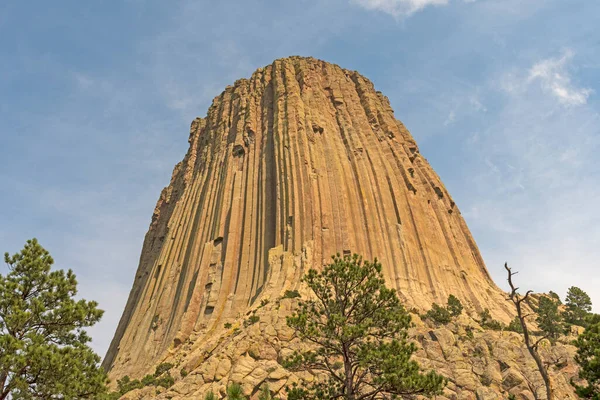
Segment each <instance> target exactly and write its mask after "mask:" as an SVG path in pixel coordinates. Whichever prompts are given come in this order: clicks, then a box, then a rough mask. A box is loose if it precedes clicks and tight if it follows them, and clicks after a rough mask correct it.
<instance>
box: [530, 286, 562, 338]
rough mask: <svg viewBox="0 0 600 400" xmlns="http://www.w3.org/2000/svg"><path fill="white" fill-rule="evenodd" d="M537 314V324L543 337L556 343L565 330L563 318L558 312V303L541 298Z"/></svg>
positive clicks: (550, 299) (544, 297)
mask: <svg viewBox="0 0 600 400" xmlns="http://www.w3.org/2000/svg"><path fill="white" fill-rule="evenodd" d="M536 314H537V318H536V320H535V322H536V323H537V325H538V328H540V331H541V332H540V333H541V335H542V336H543V337H545V338H547V339H549V340H550V341H551V342H552V343H554V342H555V341H556V339H558V337H559V336H560V334H561V333H563V332H564V330H565V328H564V324H563V321H562V316H561V315H560V312H559V311H558V302H557V301H556V300H554V299H552V298H550V297H546V296H542V297H540V300H539V303H538V307H537V309H536Z"/></svg>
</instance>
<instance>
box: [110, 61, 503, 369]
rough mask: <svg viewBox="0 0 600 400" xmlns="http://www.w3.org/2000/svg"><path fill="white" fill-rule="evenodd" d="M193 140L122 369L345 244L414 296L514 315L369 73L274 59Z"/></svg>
mask: <svg viewBox="0 0 600 400" xmlns="http://www.w3.org/2000/svg"><path fill="white" fill-rule="evenodd" d="M189 143H190V148H189V150H188V153H187V154H186V156H185V158H184V159H183V161H182V162H181V163H179V164H178V165H177V166H176V167H175V170H174V172H173V177H172V180H171V183H170V184H169V186H168V187H167V188H165V189H164V190H163V192H162V193H161V195H160V198H159V201H158V204H157V205H156V209H155V212H154V215H153V217H152V223H151V225H150V230H149V231H148V233H147V235H146V238H145V241H144V246H143V249H142V254H141V257H140V265H139V267H138V270H137V273H136V276H135V280H134V283H133V288H132V290H131V294H130V296H129V300H128V302H127V306H126V308H125V311H124V313H123V316H122V318H121V321H120V323H119V326H118V328H117V332H116V334H115V337H114V339H113V341H112V343H111V346H110V349H109V351H108V353H107V355H106V358H105V360H104V366H105V368H107V369H109V370H111V376H113V377H119V376H123V375H125V374H128V375H131V376H136V375H139V374H141V373H143V372H144V371H146V370H148V369H149V367H150V366H151V365H154V364H155V363H156V362H158V361H160V360H162V359H165V357H167V356H166V355H168V354H171V355H172V354H175V353H177V351H178V349H180V348H181V345H182V344H183V343H186V342H190V341H191V340H193V341H206V340H209V338H210V336H211V335H212V334H214V333H215V332H217V331H218V330H219V329H222V327H223V323H224V322H226V321H228V320H231V319H232V318H236V317H239V316H240V315H244V314H245V313H246V312H247V311H248V310H249V308H250V307H252V305H253V303H255V302H257V301H258V300H257V299H258V298H259V297H260V298H261V299H264V298H277V297H279V296H281V294H282V293H283V292H284V291H285V290H288V289H298V288H299V286H300V277H301V276H302V275H303V274H304V273H305V272H306V271H307V270H308V269H309V268H311V267H315V268H319V267H320V266H322V265H323V264H325V263H327V262H328V261H329V260H330V256H331V255H332V254H334V253H359V254H361V255H363V256H364V257H366V258H368V259H372V258H374V257H377V258H378V259H379V261H380V262H381V263H382V264H383V268H384V274H385V276H386V278H387V280H388V283H389V284H390V285H391V286H393V287H395V288H396V289H397V290H398V292H399V294H400V297H401V298H402V299H403V300H404V301H405V303H406V305H407V307H416V308H418V309H421V310H426V309H428V308H429V307H430V306H431V303H432V302H438V303H445V301H446V299H447V297H448V295H449V294H454V295H456V296H457V297H458V298H460V299H461V300H462V302H463V303H464V304H465V306H466V308H467V309H468V310H469V309H470V310H472V311H477V310H481V309H482V308H489V309H490V310H491V311H492V314H494V316H495V317H496V318H499V319H502V320H507V319H508V315H509V313H510V311H509V310H510V307H509V305H508V304H507V303H506V301H505V299H504V298H503V295H502V292H501V291H500V290H499V289H498V288H497V287H496V286H495V285H494V283H493V282H492V280H491V279H490V276H489V274H488V272H487V270H486V267H485V265H484V263H483V260H482V258H481V255H480V254H479V250H478V249H477V246H476V244H475V241H474V240H473V238H472V236H471V234H470V232H469V230H468V228H467V226H466V224H465V221H464V220H463V218H462V216H461V213H460V211H459V210H458V208H457V206H456V204H455V203H454V201H452V197H451V196H450V194H449V193H448V192H447V190H446V188H445V187H444V185H443V184H442V182H441V181H440V179H439V177H438V176H437V174H436V173H435V172H434V171H433V169H432V168H431V166H430V165H429V163H428V162H427V161H426V160H425V159H424V158H423V157H422V156H421V154H420V153H419V149H418V147H417V145H416V143H415V141H414V139H413V138H412V136H411V135H410V133H409V132H408V130H407V129H406V128H405V127H404V125H403V124H402V123H401V122H400V121H398V120H396V119H395V118H394V114H393V111H392V109H391V107H390V104H389V101H388V99H387V98H386V97H385V96H384V95H383V94H381V93H380V92H377V91H375V89H374V87H373V84H372V83H371V82H370V81H369V80H367V79H366V78H364V77H362V76H361V75H359V74H358V73H356V72H353V71H348V70H344V69H342V68H340V67H338V66H336V65H332V64H328V63H326V62H323V61H319V60H315V59H312V58H300V57H291V58H287V59H281V60H276V61H275V62H273V64H271V65H269V66H267V67H265V68H261V69H259V70H257V71H256V72H255V73H254V74H253V75H252V77H251V78H250V79H242V80H239V81H237V82H236V83H235V84H234V86H229V87H227V88H226V89H225V91H224V92H223V93H222V94H221V95H220V96H218V97H217V98H215V100H214V101H213V104H212V106H211V107H210V108H209V110H208V114H207V116H206V118H197V119H196V120H194V122H193V123H192V126H191V130H190V137H189ZM300 289H301V288H300ZM200 332H201V334H200Z"/></svg>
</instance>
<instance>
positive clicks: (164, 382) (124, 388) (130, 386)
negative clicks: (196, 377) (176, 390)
mask: <svg viewBox="0 0 600 400" xmlns="http://www.w3.org/2000/svg"><path fill="white" fill-rule="evenodd" d="M171 368H173V364H171V363H161V364H159V365H158V366H157V367H156V369H155V370H154V374H152V375H150V374H149V375H146V376H144V377H143V378H142V380H141V381H140V380H139V379H134V380H131V378H129V376H127V375H125V376H124V377H122V378H121V379H118V380H117V391H116V392H112V393H110V394H109V399H110V400H113V399H118V398H119V397H121V396H123V395H124V394H125V393H127V392H130V391H132V390H135V389H141V388H143V387H146V386H156V387H158V386H161V387H164V388H165V389H168V388H170V387H171V386H173V384H174V383H175V379H174V378H173V376H171V373H170V372H169V371H170V370H171ZM184 372H185V374H186V375H187V371H186V370H185V369H182V370H181V376H184V375H183V373H184Z"/></svg>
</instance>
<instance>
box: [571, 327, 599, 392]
mask: <svg viewBox="0 0 600 400" xmlns="http://www.w3.org/2000/svg"><path fill="white" fill-rule="evenodd" d="M588 322H589V324H588V327H587V328H586V330H585V331H584V332H583V333H582V334H581V335H579V337H578V338H577V340H576V341H575V346H576V347H577V355H576V356H575V361H577V363H578V364H579V366H580V369H579V377H580V378H581V379H585V380H586V381H587V386H577V385H575V388H576V391H577V394H578V395H579V397H581V398H584V399H592V400H600V315H593V316H591V317H589V318H588Z"/></svg>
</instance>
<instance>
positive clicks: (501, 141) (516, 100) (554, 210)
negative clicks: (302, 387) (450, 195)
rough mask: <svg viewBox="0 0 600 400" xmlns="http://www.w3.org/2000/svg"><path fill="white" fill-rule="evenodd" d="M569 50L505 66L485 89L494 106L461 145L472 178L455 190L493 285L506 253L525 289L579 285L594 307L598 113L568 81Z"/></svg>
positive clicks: (500, 279) (597, 300) (599, 299)
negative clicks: (517, 65)
mask: <svg viewBox="0 0 600 400" xmlns="http://www.w3.org/2000/svg"><path fill="white" fill-rule="evenodd" d="M572 56H573V53H572V52H570V51H567V52H565V53H564V54H563V55H561V56H560V57H557V58H549V59H545V60H541V61H539V62H536V63H534V65H533V66H532V67H525V68H514V69H511V70H510V72H507V73H504V75H503V76H502V77H501V79H499V80H497V81H495V83H493V84H491V85H490V86H489V87H488V88H487V89H486V92H487V93H486V96H485V98H484V100H485V99H486V98H487V99H495V100H496V103H497V104H498V105H497V106H496V105H495V106H494V107H493V108H492V107H490V112H488V113H487V114H486V118H487V120H486V122H485V126H486V128H485V129H484V130H483V131H482V132H478V133H477V136H476V138H477V140H472V141H471V142H469V144H468V146H469V147H470V149H471V154H473V155H474V157H475V162H474V164H473V165H470V166H469V168H470V169H471V170H476V171H478V172H477V173H475V174H473V173H472V172H470V171H469V172H468V175H469V178H468V179H471V180H473V181H474V182H473V184H471V185H470V186H469V190H468V193H467V194H464V193H462V194H461V193H458V196H456V194H455V197H459V198H457V203H458V204H463V205H464V210H465V212H464V215H465V217H466V219H467V222H468V223H469V226H470V227H471V229H473V231H474V235H475V238H476V239H477V241H478V244H479V246H480V249H481V250H482V253H483V256H484V258H485V260H486V262H487V265H488V268H489V269H490V272H491V274H492V275H493V276H494V278H495V280H496V282H497V283H498V284H500V286H502V287H505V284H504V282H505V280H506V277H505V275H504V271H503V269H502V265H503V263H504V261H508V262H509V264H511V265H512V266H513V267H514V268H515V269H516V270H520V272H521V274H520V275H519V277H520V281H519V284H521V285H522V286H523V287H528V288H531V289H534V290H536V291H548V290H554V291H556V292H557V293H559V294H562V295H564V293H565V292H566V290H567V288H568V287H569V286H578V287H581V288H582V289H583V290H585V291H587V292H588V293H589V294H590V295H591V296H592V298H593V301H594V304H595V307H596V308H595V309H596V310H600V308H598V307H599V305H600V295H599V294H597V293H596V291H595V288H596V287H598V285H600V280H599V279H600V278H599V277H598V276H597V274H596V273H595V271H597V262H598V259H600V249H599V248H598V246H597V243H598V242H599V241H600V228H599V227H600V218H599V217H598V213H597V211H596V202H595V201H594V199H595V198H597V197H598V196H600V190H599V189H598V185H597V181H598V176H599V174H600V170H599V169H598V161H597V154H598V151H600V128H598V127H599V126H600V114H599V113H598V111H597V109H596V108H595V106H594V104H592V103H591V102H589V99H588V97H589V96H590V94H591V90H590V89H586V88H581V87H578V86H577V85H576V84H574V83H573V82H574V81H576V77H575V75H573V74H572V73H570V72H569V71H570V68H569V67H570V66H571V62H572V61H571V60H572ZM497 83H499V84H497ZM462 196H464V198H463V199H462V200H461V199H460V197H462Z"/></svg>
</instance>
